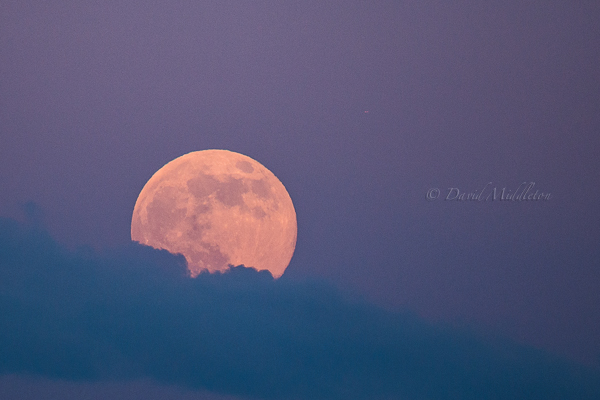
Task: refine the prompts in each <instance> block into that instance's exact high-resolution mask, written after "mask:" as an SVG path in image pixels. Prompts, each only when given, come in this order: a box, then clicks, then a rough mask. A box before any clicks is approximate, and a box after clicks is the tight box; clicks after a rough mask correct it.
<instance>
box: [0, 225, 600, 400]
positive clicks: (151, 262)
mask: <svg viewBox="0 0 600 400" xmlns="http://www.w3.org/2000/svg"><path fill="white" fill-rule="evenodd" d="M185 271H186V268H185V262H184V260H183V258H182V257H180V256H173V255H171V254H169V253H168V252H165V251H157V250H154V249H151V248H147V247H144V246H140V245H136V244H131V245H130V246H128V247H125V248H122V249H120V250H116V251H112V252H109V253H102V254H97V253H96V252H93V251H91V250H78V251H67V250H65V249H63V248H61V247H60V246H59V245H57V244H56V243H55V242H54V241H53V240H52V239H51V238H50V237H49V236H48V235H47V234H46V233H45V232H44V231H43V230H41V229H39V228H36V227H35V226H26V225H21V224H19V223H17V222H15V221H12V220H6V219H2V220H0V315H1V319H2V323H1V325H0V373H3V374H13V373H17V374H21V373H25V374H33V375H40V376H45V377H49V378H61V379H68V380H73V381H97V380H113V379H140V378H150V379H154V380H156V381H159V382H163V383H167V384H176V385H181V386H184V387H188V388H204V389H208V390H213V391H217V392H222V393H230V394H238V395H242V396H249V397H257V398H265V399H378V398H382V399H398V398H402V399H405V398H406V399H524V398H531V399H592V398H600V383H599V382H600V375H599V374H598V372H597V371H595V370H591V369H588V368H586V367H583V366H577V365H573V364H570V363H568V362H566V361H562V360H559V359H557V358H554V357H553V356H550V355H547V354H545V353H543V352H541V351H537V350H534V349H530V348H527V347H524V346H519V345H516V344H514V343H511V342H509V341H505V340H503V339H481V338H478V337H477V336H476V335H474V334H470V333H468V332H463V331H460V332H459V331H457V330H454V329H448V328H442V327H435V326H431V325H429V324H427V323H425V322H423V321H420V320H419V319H417V318H416V317H413V316H409V315H404V314H398V313H391V312H388V311H384V310H381V309H379V308H376V307H374V306H371V305H369V304H366V303H364V302H361V301H355V300H349V299H347V298H346V297H345V296H343V295H341V294H339V293H338V292H337V291H335V290H334V289H332V288H330V287H328V286H326V285H322V284H316V283H298V282H290V281H286V280H285V278H284V279H281V280H279V281H274V280H273V279H272V277H271V276H270V275H269V274H268V273H264V272H260V273H258V272H256V271H255V270H252V269H247V268H244V267H236V268H233V269H232V270H231V271H230V272H229V273H226V274H222V275H208V274H203V275H200V276H199V277H198V278H197V279H190V278H187V277H186V273H185Z"/></svg>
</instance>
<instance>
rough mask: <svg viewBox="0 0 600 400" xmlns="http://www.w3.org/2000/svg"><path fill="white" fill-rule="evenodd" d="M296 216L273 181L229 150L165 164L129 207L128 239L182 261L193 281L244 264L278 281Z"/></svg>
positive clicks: (256, 164)
mask: <svg viewBox="0 0 600 400" xmlns="http://www.w3.org/2000/svg"><path fill="white" fill-rule="evenodd" d="M296 236H297V223H296V211H295V209H294V205H293V203H292V199H291V198H290V195H289V194H288V192H287V190H286V189H285V187H284V186H283V184H282V183H281V182H280V181H279V179H277V177H276V176H275V175H273V173H272V172H271V171H269V170H268V169H267V168H265V167H264V166H263V165H262V164H260V163H259V162H258V161H255V160H253V159H252V158H250V157H247V156H245V155H242V154H239V153H235V152H232V151H228V150H202V151H195V152H191V153H188V154H185V155H183V156H181V157H179V158H176V159H175V160H173V161H171V162H169V163H167V164H166V165H165V166H164V167H162V168H161V169H159V170H158V171H157V172H156V173H155V174H154V175H153V176H152V177H151V178H150V180H149V181H148V182H147V183H146V185H145V186H144V188H143V189H142V191H141V192H140V194H139V196H138V199H137V201H136V203H135V207H134V210H133V216H132V218H131V239H132V240H134V241H136V242H139V243H142V244H144V245H147V246H152V247H154V248H157V249H166V250H168V251H169V252H171V253H180V254H182V255H183V256H184V257H185V258H186V260H187V264H188V269H189V272H190V275H191V276H192V277H196V276H198V275H199V274H200V273H201V272H203V271H209V272H217V271H226V270H227V269H228V268H229V266H230V265H241V264H244V265H245V266H246V267H253V268H255V269H257V270H259V271H260V270H268V271H269V272H270V273H271V274H272V275H273V277H274V278H279V277H280V276H281V275H282V274H283V272H284V271H285V269H286V268H287V266H288V264H289V262H290V260H291V258H292V255H293V253H294V249H295V247H296Z"/></svg>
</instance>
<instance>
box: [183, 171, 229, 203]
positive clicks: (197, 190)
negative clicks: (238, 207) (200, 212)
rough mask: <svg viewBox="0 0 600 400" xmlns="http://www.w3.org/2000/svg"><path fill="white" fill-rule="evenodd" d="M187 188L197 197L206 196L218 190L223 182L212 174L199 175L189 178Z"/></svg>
mask: <svg viewBox="0 0 600 400" xmlns="http://www.w3.org/2000/svg"><path fill="white" fill-rule="evenodd" d="M186 183H187V188H188V190H189V191H190V193H191V194H192V195H193V196H194V197H196V198H204V197H208V196H210V195H211V194H212V193H214V192H216V191H217V189H218V188H219V186H220V185H221V182H219V181H218V180H217V179H215V178H214V177H213V176H212V175H204V174H201V175H198V176H196V177H195V178H192V179H189V180H188V181H187V182H186Z"/></svg>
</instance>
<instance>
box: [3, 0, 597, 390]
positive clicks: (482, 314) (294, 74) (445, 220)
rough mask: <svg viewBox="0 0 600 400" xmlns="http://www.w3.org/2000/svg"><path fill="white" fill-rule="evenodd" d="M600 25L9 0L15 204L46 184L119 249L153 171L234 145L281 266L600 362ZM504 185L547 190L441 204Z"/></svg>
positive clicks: (105, 244) (74, 241)
mask: <svg viewBox="0 0 600 400" xmlns="http://www.w3.org/2000/svg"><path fill="white" fill-rule="evenodd" d="M599 20H600V3H598V2H594V1H581V2H577V3H576V4H574V3H572V2H559V1H550V2H548V1H545V2H541V1H538V2H519V1H512V0H509V1H503V2H493V3H488V2H481V1H467V2H461V4H460V5H458V4H449V3H447V2H442V1H439V2H436V1H408V2H403V1H369V2H367V1H345V2H341V1H340V2H328V1H302V2H271V1H252V2H250V1H247V2H241V1H235V2H226V1H202V2H188V1H176V2H173V1H151V2H150V1H149V2H144V3H143V5H141V4H137V3H135V2H131V1H114V2H113V1H102V2H97V1H92V2H80V1H49V2H37V1H11V0H5V1H3V2H2V4H1V5H0V215H1V216H5V217H13V218H22V217H21V215H22V211H21V208H22V205H23V204H24V203H26V202H28V201H33V202H35V203H37V204H38V205H39V206H40V208H41V209H42V211H43V213H44V216H43V220H44V223H45V225H46V226H47V228H48V230H49V232H50V234H51V235H52V236H53V237H54V238H55V239H56V240H57V241H58V242H60V243H62V244H64V245H66V246H68V247H69V248H77V247H80V246H91V247H92V248H94V249H96V250H102V249H109V248H113V247H117V246H122V245H124V244H126V243H127V242H128V241H129V240H130V237H129V234H130V221H131V214H132V211H133V206H134V204H135V200H136V198H137V195H138V194H139V192H140V190H141V189H142V187H143V186H144V184H145V183H146V181H147V180H148V179H149V178H150V177H151V176H152V174H153V173H154V172H155V171H157V170H158V169H159V168H160V167H162V166H163V165H164V164H166V163H167V162H169V161H170V160H172V159H174V158H176V157H178V156H180V155H183V154H185V153H188V152H190V151H196V150H203V149H211V148H218V149H228V150H232V151H236V152H240V153H242V154H245V155H248V156H250V157H252V158H254V159H256V160H257V161H259V162H260V163H262V164H263V165H265V166H266V167H267V168H269V169H270V170H271V171H272V172H273V173H274V174H275V175H276V176H277V177H278V178H279V179H280V180H281V181H282V182H283V184H284V185H285V186H286V188H287V189H288V191H289V193H290V196H291V197H292V200H293V201H294V205H295V207H296V212H297V216H298V242H297V247H296V252H295V254H294V257H293V259H292V262H291V264H290V266H289V268H288V270H287V271H286V273H285V275H284V277H283V278H282V279H289V280H296V281H300V280H304V279H324V280H327V281H329V282H331V283H333V284H334V285H336V286H339V287H342V288H345V289H348V290H351V291H354V292H357V293H359V294H360V295H362V296H364V297H366V298H367V299H369V300H370V301H372V302H374V303H376V304H379V305H383V306H385V307H386V308H388V309H391V310H408V311H411V312H414V313H415V314H416V315H419V316H422V317H424V318H426V319H427V320H430V321H437V322H444V323H449V324H457V325H460V326H463V325H468V326H472V327H474V329H477V330H481V331H484V332H487V333H492V334H498V335H505V336H508V337H510V338H512V339H515V340H517V341H519V342H521V343H525V344H529V345H533V346H535V347H538V348H542V349H545V350H548V351H550V352H553V353H556V354H559V355H561V356H564V357H567V358H569V359H571V360H575V361H577V362H583V363H586V364H588V365H596V366H598V365H599V363H600V361H599V360H600V340H599V339H598V338H600V290H598V288H600V261H599V260H600V246H598V244H599V243H600V207H598V201H599V199H600V186H599V185H598V182H600V172H599V171H600V168H599V167H600V165H599V163H598V153H599V151H600V69H599V68H598V66H599V65H600V24H598V21H599ZM488 182H491V185H490V186H488V190H491V188H493V187H496V188H497V189H498V190H502V188H504V187H506V189H507V190H510V189H512V190H515V189H516V188H517V187H518V186H519V185H520V184H521V183H522V182H535V188H534V190H537V189H539V190H540V191H542V192H546V193H551V197H550V199H549V200H548V201H479V202H476V201H465V202H459V201H446V200H445V199H444V198H445V197H446V195H447V194H448V191H449V188H458V189H459V190H460V191H461V192H462V191H465V192H471V191H475V190H481V189H482V188H483V187H484V186H485V185H486V184H487V183H488ZM430 188H439V189H440V190H441V196H440V198H438V199H437V200H435V201H428V200H427V198H426V195H427V191H428V190H429V189H430ZM4 382H5V383H6V381H4ZM13 384H14V382H13ZM0 386H1V384H0Z"/></svg>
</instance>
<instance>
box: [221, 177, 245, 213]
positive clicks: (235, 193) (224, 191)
mask: <svg viewBox="0 0 600 400" xmlns="http://www.w3.org/2000/svg"><path fill="white" fill-rule="evenodd" d="M244 193H246V187H245V186H244V183H243V182H242V181H241V180H240V179H234V178H229V179H228V180H227V181H225V182H222V183H220V184H219V188H218V189H217V200H219V201H220V202H221V203H223V204H225V205H226V206H228V207H233V206H241V205H243V204H244V199H243V197H242V194H244Z"/></svg>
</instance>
